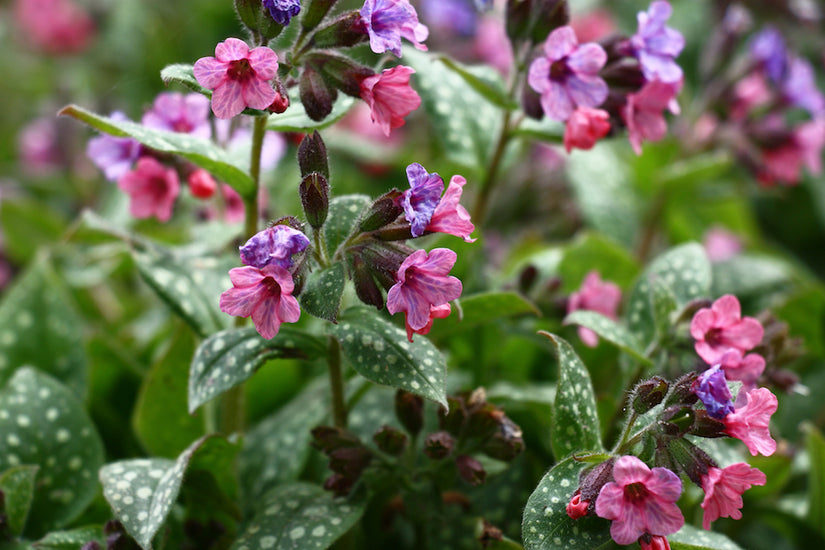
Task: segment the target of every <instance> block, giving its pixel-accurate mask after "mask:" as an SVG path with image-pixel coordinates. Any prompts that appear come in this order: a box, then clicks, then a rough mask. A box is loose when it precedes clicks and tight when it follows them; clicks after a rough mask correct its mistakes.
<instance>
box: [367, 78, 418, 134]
mask: <svg viewBox="0 0 825 550" xmlns="http://www.w3.org/2000/svg"><path fill="white" fill-rule="evenodd" d="M414 72H415V71H414V70H413V69H412V68H410V67H405V66H403V65H398V66H397V67H392V68H391V69H384V70H383V71H382V72H381V74H376V75H373V76H368V77H367V78H365V79H364V80H362V81H361V99H363V100H364V101H365V102H366V104H367V105H369V106H370V111H371V115H372V121H373V122H374V123H375V124H378V126H379V127H380V128H381V131H382V132H384V135H385V136H388V137H389V135H390V130H392V129H393V128H399V127H401V126H403V125H404V117H405V116H407V115H408V114H410V113H411V112H413V111H415V110H416V109H418V107H419V106H420V105H421V96H419V95H418V93H417V92H416V91H415V90H413V89H412V87H411V86H410V75H411V74H413V73H414Z"/></svg>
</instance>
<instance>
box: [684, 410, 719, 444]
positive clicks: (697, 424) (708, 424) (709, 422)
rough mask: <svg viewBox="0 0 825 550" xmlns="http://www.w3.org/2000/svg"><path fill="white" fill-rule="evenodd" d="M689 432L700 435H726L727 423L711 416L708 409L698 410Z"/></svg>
mask: <svg viewBox="0 0 825 550" xmlns="http://www.w3.org/2000/svg"><path fill="white" fill-rule="evenodd" d="M688 433H690V434H691V435H696V436H699V437H710V438H712V437H725V435H726V434H725V423H724V422H722V421H721V420H717V419H715V418H713V417H711V416H710V415H709V414H708V412H707V411H701V410H700V411H696V417H695V419H694V421H693V427H692V428H691V429H690V431H689V432H688Z"/></svg>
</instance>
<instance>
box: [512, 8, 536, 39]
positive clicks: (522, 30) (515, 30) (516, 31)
mask: <svg viewBox="0 0 825 550" xmlns="http://www.w3.org/2000/svg"><path fill="white" fill-rule="evenodd" d="M532 7H533V0H507V8H506V11H505V29H506V30H507V36H508V37H509V38H510V41H511V42H515V41H517V40H518V39H521V38H527V35H528V34H529V31H530V11H531V8H532Z"/></svg>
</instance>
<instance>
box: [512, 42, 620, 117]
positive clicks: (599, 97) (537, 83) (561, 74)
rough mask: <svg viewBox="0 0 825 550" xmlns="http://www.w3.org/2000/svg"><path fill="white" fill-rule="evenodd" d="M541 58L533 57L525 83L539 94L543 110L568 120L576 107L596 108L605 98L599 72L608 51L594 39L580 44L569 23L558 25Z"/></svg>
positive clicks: (550, 114)
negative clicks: (594, 41)
mask: <svg viewBox="0 0 825 550" xmlns="http://www.w3.org/2000/svg"><path fill="white" fill-rule="evenodd" d="M544 53H545V55H544V56H543V57H539V58H537V59H534V60H533V62H532V63H531V64H530V70H529V72H528V74H527V83H528V84H530V87H531V88H533V90H535V91H536V92H537V93H539V94H541V107H542V109H544V113H545V114H546V115H547V116H548V117H550V118H552V119H555V120H567V119H568V117H570V115H571V114H572V113H573V110H574V109H575V108H576V107H577V106H580V107H598V106H599V105H601V104H602V103H603V102H604V100H605V99H606V98H607V83H605V81H604V80H602V79H601V77H600V76H599V71H600V70H601V68H602V67H603V66H604V64H605V62H606V61H607V53H605V51H604V49H602V47H601V46H599V45H598V44H595V43H593V42H590V43H587V44H582V45H579V41H578V39H577V38H576V33H575V32H574V31H573V28H572V27H570V26H565V27H559V28H558V29H556V30H554V31H553V32H551V33H550V36H548V37H547V41H546V42H545V43H544Z"/></svg>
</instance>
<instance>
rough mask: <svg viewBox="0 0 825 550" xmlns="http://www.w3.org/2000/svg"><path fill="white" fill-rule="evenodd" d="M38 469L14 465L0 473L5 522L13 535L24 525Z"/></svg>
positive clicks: (18, 532) (0, 490)
mask: <svg viewBox="0 0 825 550" xmlns="http://www.w3.org/2000/svg"><path fill="white" fill-rule="evenodd" d="M6 443H7V444H8V441H7V442H6ZM38 469H39V467H38V466H36V465H22V466H14V467H12V468H9V469H8V470H6V471H5V472H3V473H2V474H0V492H2V494H3V498H4V504H5V513H6V522H7V523H8V526H9V528H10V529H11V532H12V533H14V534H15V535H19V534H20V533H21V532H22V531H23V526H25V525H26V516H28V515H29V508H31V505H32V499H33V498H34V480H35V478H36V477H37V470H38Z"/></svg>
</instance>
